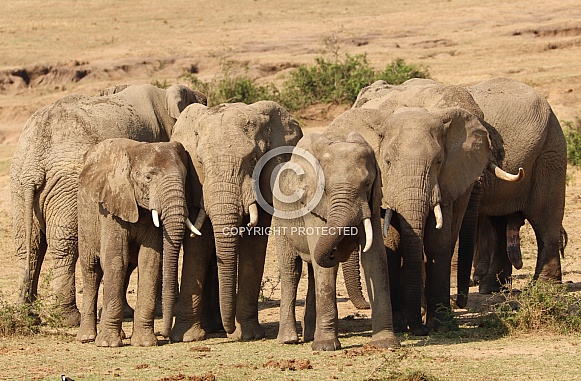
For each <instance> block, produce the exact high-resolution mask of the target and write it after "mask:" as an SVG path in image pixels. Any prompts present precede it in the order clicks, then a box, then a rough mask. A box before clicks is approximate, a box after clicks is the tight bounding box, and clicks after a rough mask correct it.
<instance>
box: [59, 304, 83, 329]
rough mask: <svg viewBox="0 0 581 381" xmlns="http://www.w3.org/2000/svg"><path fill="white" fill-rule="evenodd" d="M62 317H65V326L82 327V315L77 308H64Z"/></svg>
mask: <svg viewBox="0 0 581 381" xmlns="http://www.w3.org/2000/svg"><path fill="white" fill-rule="evenodd" d="M61 315H62V317H63V320H62V322H63V325H64V326H65V327H78V326H79V325H81V313H80V312H79V309H78V308H77V306H74V307H63V308H62V312H61Z"/></svg>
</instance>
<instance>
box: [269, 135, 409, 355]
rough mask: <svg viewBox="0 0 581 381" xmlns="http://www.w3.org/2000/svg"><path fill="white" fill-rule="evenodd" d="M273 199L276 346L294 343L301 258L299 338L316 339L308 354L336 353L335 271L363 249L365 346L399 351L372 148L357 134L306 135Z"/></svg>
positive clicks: (280, 178) (279, 178)
mask: <svg viewBox="0 0 581 381" xmlns="http://www.w3.org/2000/svg"><path fill="white" fill-rule="evenodd" d="M277 190H278V191H279V192H278V194H277V192H276V191H277ZM274 196H275V197H274V208H275V209H274V210H275V214H274V218H275V222H274V226H275V228H274V230H273V231H274V233H276V235H277V237H276V239H277V251H278V261H279V267H280V274H281V306H280V326H279V332H278V342H280V343H296V342H298V335H297V332H296V328H295V324H296V318H295V302H296V292H297V285H298V282H299V279H300V276H301V272H302V261H303V260H304V261H305V262H307V263H308V266H309V288H308V293H307V300H306V308H305V317H304V324H303V340H304V341H311V340H314V341H313V343H312V345H311V347H312V348H313V350H336V349H339V348H341V344H340V342H339V340H338V335H337V324H338V314H337V298H336V278H337V267H338V264H339V262H340V261H341V262H344V261H346V260H347V259H348V258H349V256H350V255H351V254H352V253H353V252H354V251H355V250H361V251H362V253H361V262H362V264H363V270H364V273H365V277H366V282H367V289H368V291H369V299H370V303H371V309H372V328H373V337H372V341H371V343H372V344H373V345H376V346H381V347H395V346H398V345H399V343H398V340H397V338H396V337H395V336H394V334H393V326H392V319H391V302H390V296H389V289H388V286H387V285H388V281H387V260H386V255H385V249H384V246H383V242H382V239H381V230H380V216H379V208H380V202H381V184H380V178H379V174H378V172H377V166H376V163H375V156H374V153H373V150H372V148H371V147H370V146H369V145H368V144H367V142H366V141H365V140H364V139H363V138H362V137H361V136H360V135H359V134H358V133H351V134H349V136H347V137H345V136H335V137H333V138H329V137H328V136H326V135H322V134H307V135H305V136H304V137H303V138H302V139H301V140H300V141H299V143H298V145H297V146H296V148H295V150H294V151H293V156H292V159H291V161H290V162H289V163H287V164H286V165H285V166H283V167H282V168H281V171H280V172H279V175H278V177H277V184H276V185H275V192H274Z"/></svg>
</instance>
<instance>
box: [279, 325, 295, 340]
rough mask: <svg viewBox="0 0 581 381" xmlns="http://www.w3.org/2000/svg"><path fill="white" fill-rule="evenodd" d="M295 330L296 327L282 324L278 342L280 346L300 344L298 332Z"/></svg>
mask: <svg viewBox="0 0 581 381" xmlns="http://www.w3.org/2000/svg"><path fill="white" fill-rule="evenodd" d="M294 328H295V327H294V325H293V326H291V325H290V324H280V326H279V328H278V336H277V337H276V341H277V342H278V343H279V344H297V343H298V342H299V335H297V331H296V329H294Z"/></svg>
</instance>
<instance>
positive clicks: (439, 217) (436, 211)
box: [434, 204, 444, 229]
mask: <svg viewBox="0 0 581 381" xmlns="http://www.w3.org/2000/svg"><path fill="white" fill-rule="evenodd" d="M434 216H435V217H436V229H442V226H444V217H443V216H442V207H441V206H440V204H436V206H434Z"/></svg>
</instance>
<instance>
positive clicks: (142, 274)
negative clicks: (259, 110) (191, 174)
mask: <svg viewBox="0 0 581 381" xmlns="http://www.w3.org/2000/svg"><path fill="white" fill-rule="evenodd" d="M187 165H188V161H187V156H186V151H185V149H184V147H183V146H182V145H181V144H180V143H177V142H169V143H141V142H136V141H133V140H129V139H107V140H105V141H103V142H101V143H99V144H98V145H96V146H95V147H93V148H91V149H90V150H89V151H88V152H87V154H86V155H85V165H84V168H83V170H82V171H81V173H80V175H79V193H78V203H77V205H78V215H79V256H80V262H81V268H82V272H83V282H84V283H83V284H84V292H83V307H82V310H81V326H80V328H79V331H78V334H77V340H79V341H82V342H87V341H93V340H94V341H95V342H96V344H97V346H106V347H117V346H120V345H121V339H122V337H121V322H122V318H123V310H122V307H123V300H124V295H125V287H124V283H125V274H126V272H127V267H128V263H129V261H130V258H133V259H134V258H137V263H138V267H137V268H138V271H139V280H138V294H137V307H136V310H135V316H134V323H133V324H134V325H133V334H132V336H131V344H132V345H137V346H152V345H156V344H157V339H156V337H155V334H154V331H153V320H154V315H155V299H156V291H157V285H158V283H159V268H160V261H161V260H162V252H163V266H162V267H163V283H162V284H163V289H162V301H163V319H164V324H163V326H164V328H163V329H162V334H164V335H166V336H167V335H168V333H169V329H170V328H171V322H172V318H173V315H172V310H173V305H174V303H175V299H176V290H177V276H178V274H177V273H178V257H179V252H180V248H181V243H182V240H183V236H184V230H185V226H186V218H187V206H186V196H185V184H186V177H187V170H186V168H187ZM101 280H103V287H104V291H103V298H104V300H103V314H102V316H101V322H100V326H99V332H98V334H97V331H96V319H97V315H96V308H97V295H98V290H99V284H100V283H101Z"/></svg>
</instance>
